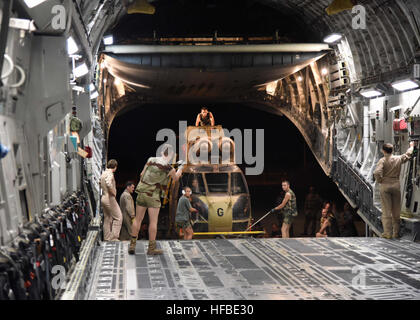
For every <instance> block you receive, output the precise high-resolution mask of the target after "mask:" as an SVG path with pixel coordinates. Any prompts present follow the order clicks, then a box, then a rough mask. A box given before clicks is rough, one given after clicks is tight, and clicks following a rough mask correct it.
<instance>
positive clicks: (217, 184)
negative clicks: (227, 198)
mask: <svg viewBox="0 0 420 320" xmlns="http://www.w3.org/2000/svg"><path fill="white" fill-rule="evenodd" d="M206 181H207V187H208V189H209V192H228V191H229V190H228V189H229V185H228V174H227V173H206Z"/></svg>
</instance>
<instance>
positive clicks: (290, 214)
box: [271, 181, 298, 238]
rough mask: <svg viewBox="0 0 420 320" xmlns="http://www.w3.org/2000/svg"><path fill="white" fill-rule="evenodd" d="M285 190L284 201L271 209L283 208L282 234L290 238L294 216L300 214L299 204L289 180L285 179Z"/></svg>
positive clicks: (283, 185)
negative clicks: (298, 210) (297, 204)
mask: <svg viewBox="0 0 420 320" xmlns="http://www.w3.org/2000/svg"><path fill="white" fill-rule="evenodd" d="M281 187H282V188H283V191H284V192H286V195H285V196H284V199H283V201H282V203H280V204H279V205H278V206H277V207H275V208H274V209H272V210H271V212H275V211H278V210H281V212H282V213H283V225H282V227H281V236H282V238H289V237H290V235H289V231H290V226H291V225H292V223H293V218H294V217H296V216H297V215H298V212H297V206H296V196H295V193H294V192H293V191H292V189H290V183H289V181H283V182H282V184H281Z"/></svg>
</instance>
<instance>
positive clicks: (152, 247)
mask: <svg viewBox="0 0 420 320" xmlns="http://www.w3.org/2000/svg"><path fill="white" fill-rule="evenodd" d="M162 253H163V251H162V250H159V249H156V240H150V241H149V249H148V250H147V254H149V255H157V254H162Z"/></svg>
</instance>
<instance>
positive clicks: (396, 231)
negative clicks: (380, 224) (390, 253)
mask: <svg viewBox="0 0 420 320" xmlns="http://www.w3.org/2000/svg"><path fill="white" fill-rule="evenodd" d="M392 227H393V232H392V239H400V238H401V237H400V219H395V220H392Z"/></svg>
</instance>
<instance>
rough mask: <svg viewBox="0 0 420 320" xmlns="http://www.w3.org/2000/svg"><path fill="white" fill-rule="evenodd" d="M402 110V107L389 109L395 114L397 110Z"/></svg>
mask: <svg viewBox="0 0 420 320" xmlns="http://www.w3.org/2000/svg"><path fill="white" fill-rule="evenodd" d="M400 109H402V106H396V107H393V108H391V109H389V111H391V112H394V111H397V110H400Z"/></svg>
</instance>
